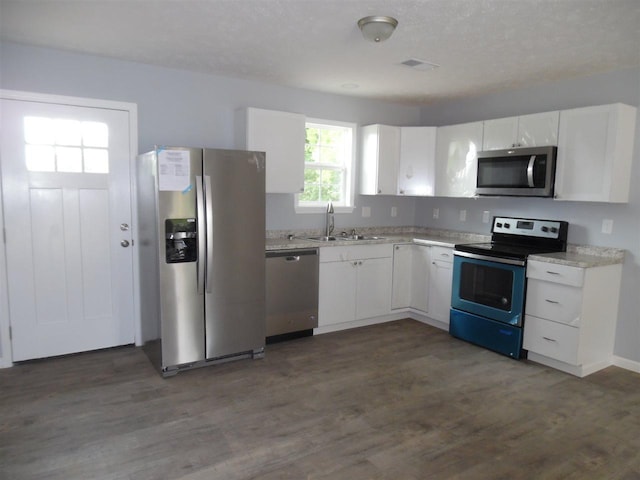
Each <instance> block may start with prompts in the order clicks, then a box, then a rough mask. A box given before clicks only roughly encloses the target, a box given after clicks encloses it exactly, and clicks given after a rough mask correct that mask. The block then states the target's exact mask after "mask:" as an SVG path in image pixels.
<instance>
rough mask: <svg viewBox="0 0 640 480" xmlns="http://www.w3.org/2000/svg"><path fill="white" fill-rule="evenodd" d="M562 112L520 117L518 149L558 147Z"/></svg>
mask: <svg viewBox="0 0 640 480" xmlns="http://www.w3.org/2000/svg"><path fill="white" fill-rule="evenodd" d="M559 121H560V112H558V111H555V112H544V113H535V114H532V115H523V116H521V117H518V136H517V138H516V140H515V144H516V145H517V146H518V147H542V146H546V145H558V123H559Z"/></svg>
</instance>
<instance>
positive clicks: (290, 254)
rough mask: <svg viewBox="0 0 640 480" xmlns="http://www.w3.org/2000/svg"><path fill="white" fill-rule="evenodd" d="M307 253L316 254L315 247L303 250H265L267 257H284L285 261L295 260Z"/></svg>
mask: <svg viewBox="0 0 640 480" xmlns="http://www.w3.org/2000/svg"><path fill="white" fill-rule="evenodd" d="M307 255H318V249H317V248H309V249H305V250H270V251H267V253H266V257H267V258H274V257H286V258H285V259H286V261H287V262H297V261H299V260H300V257H302V256H307Z"/></svg>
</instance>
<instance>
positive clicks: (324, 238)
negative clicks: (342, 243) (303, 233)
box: [305, 235, 337, 242]
mask: <svg viewBox="0 0 640 480" xmlns="http://www.w3.org/2000/svg"><path fill="white" fill-rule="evenodd" d="M305 239H306V240H311V241H312V242H334V241H336V240H337V238H336V237H334V236H329V237H327V236H326V235H322V236H319V237H305Z"/></svg>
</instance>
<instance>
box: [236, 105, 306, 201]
mask: <svg viewBox="0 0 640 480" xmlns="http://www.w3.org/2000/svg"><path fill="white" fill-rule="evenodd" d="M305 121H306V117H305V116H304V115H302V114H299V113H289V112H278V111H274V110H262V109H259V108H246V109H242V110H240V111H238V112H237V116H236V146H237V148H242V149H246V150H257V151H260V152H265V153H266V159H267V160H266V163H267V171H266V180H265V182H266V184H265V187H266V192H267V193H300V192H302V191H304V142H305Z"/></svg>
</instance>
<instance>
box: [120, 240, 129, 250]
mask: <svg viewBox="0 0 640 480" xmlns="http://www.w3.org/2000/svg"><path fill="white" fill-rule="evenodd" d="M120 246H122V247H124V248H127V247H128V246H129V240H122V241H121V242H120Z"/></svg>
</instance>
